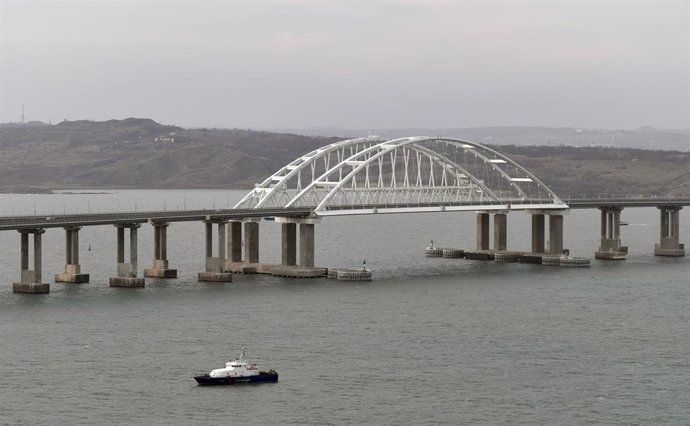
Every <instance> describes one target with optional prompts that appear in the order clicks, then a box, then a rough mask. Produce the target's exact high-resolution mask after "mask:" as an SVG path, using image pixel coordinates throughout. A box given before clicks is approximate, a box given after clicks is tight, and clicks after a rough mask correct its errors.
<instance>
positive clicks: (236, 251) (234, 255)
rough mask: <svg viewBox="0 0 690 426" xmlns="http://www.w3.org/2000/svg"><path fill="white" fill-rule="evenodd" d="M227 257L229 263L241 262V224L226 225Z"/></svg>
mask: <svg viewBox="0 0 690 426" xmlns="http://www.w3.org/2000/svg"><path fill="white" fill-rule="evenodd" d="M228 225H229V226H228V255H229V256H230V259H229V260H230V262H242V222H239V221H231V222H229V224H228Z"/></svg>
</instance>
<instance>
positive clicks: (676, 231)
mask: <svg viewBox="0 0 690 426" xmlns="http://www.w3.org/2000/svg"><path fill="white" fill-rule="evenodd" d="M682 208H683V207H681V206H660V207H659V211H660V221H659V222H660V223H659V228H660V232H659V239H660V240H659V242H658V243H656V244H654V255H655V256H674V257H681V256H685V244H682V243H680V242H679V236H680V210H681V209H682Z"/></svg>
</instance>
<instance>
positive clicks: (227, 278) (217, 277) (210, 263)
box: [198, 220, 232, 282]
mask: <svg viewBox="0 0 690 426" xmlns="http://www.w3.org/2000/svg"><path fill="white" fill-rule="evenodd" d="M225 223H226V221H225V220H205V221H204V225H205V227H206V271H205V272H199V275H198V279H199V281H206V282H232V273H229V272H225ZM214 224H216V225H217V226H218V256H215V257H214V256H213V225H214Z"/></svg>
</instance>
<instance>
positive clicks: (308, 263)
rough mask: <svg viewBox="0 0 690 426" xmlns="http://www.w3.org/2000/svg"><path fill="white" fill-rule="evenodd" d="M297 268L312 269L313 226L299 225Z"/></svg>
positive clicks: (309, 224)
mask: <svg viewBox="0 0 690 426" xmlns="http://www.w3.org/2000/svg"><path fill="white" fill-rule="evenodd" d="M299 266H303V267H307V268H313V267H314V224H313V223H300V224H299Z"/></svg>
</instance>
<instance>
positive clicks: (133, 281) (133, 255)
mask: <svg viewBox="0 0 690 426" xmlns="http://www.w3.org/2000/svg"><path fill="white" fill-rule="evenodd" d="M140 227H141V224H139V223H127V224H117V225H115V228H116V229H117V276H115V277H111V278H110V280H109V283H110V287H144V285H145V283H146V280H145V279H144V278H140V277H137V245H138V240H137V230H138V229H139V228H140ZM125 229H129V263H125Z"/></svg>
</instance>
